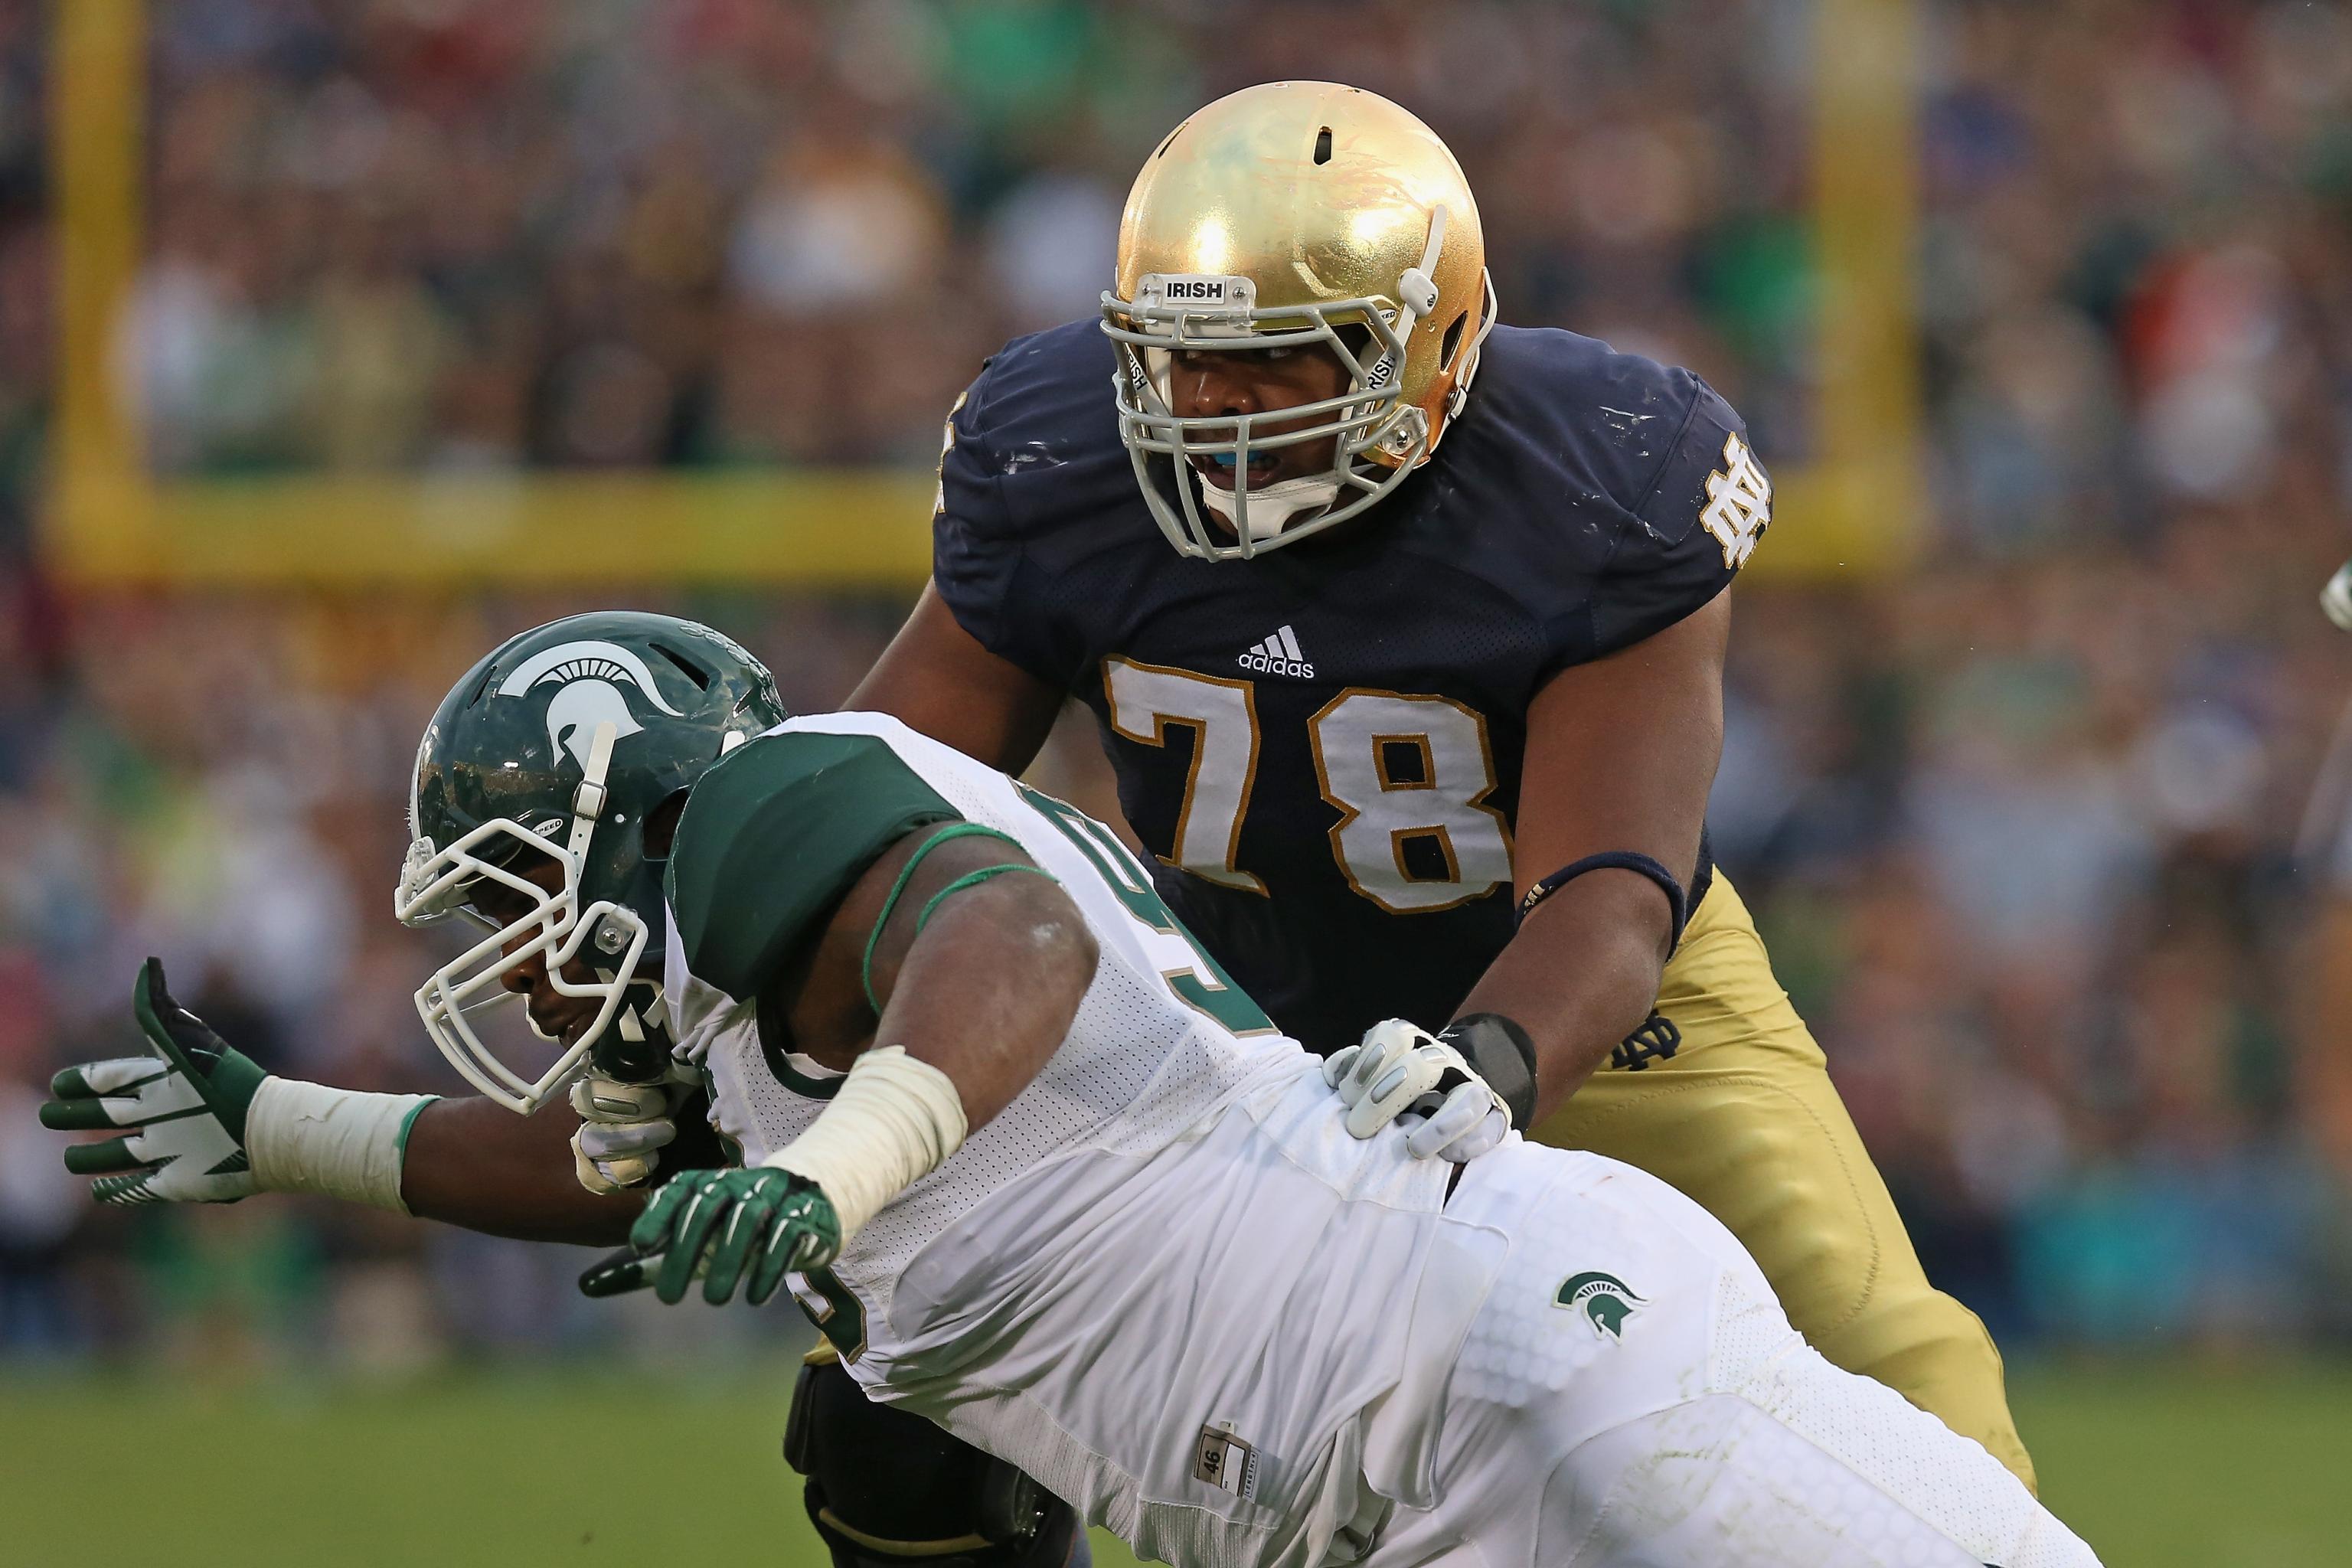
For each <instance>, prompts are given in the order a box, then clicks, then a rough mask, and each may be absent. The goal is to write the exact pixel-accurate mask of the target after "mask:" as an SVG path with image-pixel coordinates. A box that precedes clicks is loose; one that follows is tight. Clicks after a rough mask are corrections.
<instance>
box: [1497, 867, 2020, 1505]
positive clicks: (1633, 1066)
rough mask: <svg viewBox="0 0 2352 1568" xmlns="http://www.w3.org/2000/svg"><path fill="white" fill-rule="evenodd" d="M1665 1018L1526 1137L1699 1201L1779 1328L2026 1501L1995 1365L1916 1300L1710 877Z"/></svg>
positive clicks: (1840, 1111) (1736, 905)
mask: <svg viewBox="0 0 2352 1568" xmlns="http://www.w3.org/2000/svg"><path fill="white" fill-rule="evenodd" d="M1657 1011H1658V1015H1659V1017H1660V1018H1662V1019H1663V1020H1664V1025H1663V1026H1661V1025H1660V1024H1659V1023H1658V1021H1657V1020H1655V1019H1654V1020H1653V1022H1652V1026H1651V1027H1650V1028H1649V1029H1648V1030H1646V1031H1645V1032H1644V1034H1643V1035H1641V1036H1636V1037H1634V1039H1633V1040H1632V1041H1629V1042H1628V1043H1627V1044H1626V1045H1625V1046H1622V1047H1619V1048H1618V1050H1617V1052H1616V1053H1615V1055H1614V1056H1613V1057H1612V1059H1611V1060H1610V1061H1609V1062H1607V1063H1604V1064H1603V1065H1602V1066H1601V1068H1600V1069H1599V1070H1598V1071H1597V1072H1595V1073H1594V1074H1593V1075H1592V1078H1591V1080H1590V1081H1588V1082H1587V1083H1586V1084H1585V1086H1584V1087H1583V1088H1581V1089H1578V1090H1577V1091H1576V1094H1575V1096H1574V1098H1572V1099H1571V1100H1570V1101H1569V1103H1568V1104H1567V1105H1566V1106H1565V1107H1563V1108H1562V1109H1561V1110H1559V1112H1558V1113H1557V1114H1556V1115H1554V1116H1553V1117H1552V1118H1551V1119H1550V1120H1549V1121H1546V1122H1545V1123H1544V1124H1543V1125H1542V1126H1540V1127H1538V1128H1537V1129H1536V1131H1535V1136H1536V1137H1537V1138H1538V1140H1540V1141H1541V1142H1546V1143H1556V1144H1559V1145H1560V1146H1562V1147H1564V1148H1570V1149H1589V1150H1591V1151H1592V1152H1594V1153H1596V1154H1606V1155H1608V1156H1609V1157H1610V1158H1612V1159H1616V1160H1622V1161H1624V1162H1625V1163H1627V1164H1629V1165H1637V1166H1639V1167H1641V1168H1642V1169H1643V1170H1644V1171H1647V1172H1649V1173H1652V1174H1653V1175H1655V1176H1658V1177H1661V1178H1662V1179H1664V1181H1666V1182H1668V1183H1670V1184H1673V1185H1674V1186H1675V1187H1676V1188H1678V1189H1680V1190H1681V1191H1682V1192H1683V1193H1684V1194H1685V1195H1687V1196H1689V1197H1691V1198H1693V1199H1696V1201H1697V1202H1698V1203H1699V1204H1701V1205H1704V1206H1705V1207H1706V1210H1707V1212H1709V1213H1710V1214H1712V1215H1715V1216H1716V1218H1717V1219H1719V1220H1721V1221H1722V1222H1723V1223H1724V1224H1725V1225H1726V1226H1729V1227H1730V1229H1731V1231H1732V1232H1733V1234H1734V1235H1736V1236H1738V1237H1739V1239H1740V1240H1741V1241H1742V1242H1743V1243H1745V1244H1746V1245H1747V1247H1748V1251H1749V1252H1750V1253H1752V1254H1754V1255H1755V1258H1756V1261H1757V1262H1758V1263H1759V1264H1760V1265H1762V1266H1763V1269H1764V1272H1765V1274H1766V1276H1767V1277H1768V1278H1769V1279H1771V1281H1772V1288H1773V1289H1775V1290H1777V1291H1779V1292H1780V1302H1781V1305H1782V1306H1783V1307H1785V1308H1787V1310H1788V1313H1789V1319H1790V1321H1791V1322H1793V1323H1794V1324H1795V1325H1796V1326H1797V1327H1798V1329H1800V1330H1801V1331H1803V1333H1804V1336H1805V1338H1806V1339H1808V1340H1810V1341H1811V1342H1812V1344H1813V1347H1814V1348H1815V1349H1817V1350H1819V1351H1820V1352H1822V1354H1823V1355H1825V1356H1827V1357H1828V1358H1829V1359H1830V1360H1831V1361H1832V1362H1835V1363H1837V1364H1838V1365H1840V1366H1842V1367H1844V1368H1846V1369H1847V1370H1848V1371H1850V1372H1858V1373H1864V1375H1866V1376H1869V1377H1874V1378H1876V1379H1877V1380H1878V1381H1879V1382H1881V1383H1884V1384H1889V1385H1891V1386H1892V1387H1894V1388H1895V1389H1897V1390H1899V1391H1900V1392H1901V1393H1902V1394H1903V1395H1904V1396H1905V1397H1906V1398H1907V1399H1909V1400H1910V1401H1911V1402H1912V1403H1913V1404H1914V1405H1918V1406H1919V1407H1920V1408H1921V1409H1923V1410H1927V1411H1930V1412H1932V1413H1934V1414H1935V1415H1938V1416H1941V1417H1942V1418H1943V1420H1944V1421H1945V1423H1946V1424H1947V1425H1948V1426H1950V1427H1951V1428H1952V1429H1953V1430H1954V1431H1956V1432H1958V1433H1960V1434H1962V1435H1963V1436H1969V1437H1974V1438H1975V1439H1976V1440H1977V1441H1978V1442H1979V1443H1982V1444H1983V1445H1984V1446H1985V1447H1986V1448H1988V1449H1990V1451H1991V1453H1992V1455H1993V1457H1994V1458H1998V1459H1999V1460H2000V1462H2001V1463H2002V1464H2004V1465H2007V1466H2008V1467H2009V1468H2011V1470H2014V1471H2015V1472H2016V1473H2017V1475H2018V1477H2019V1479H2021V1480H2023V1481H2024V1482H2025V1484H2026V1485H2027V1486H2028V1487H2032V1485H2033V1484H2034V1483H2033V1461H2032V1459H2030V1458H2027V1457H2026V1452H2025V1446H2024V1445H2023V1444H2022V1443H2021V1442H2020V1441H2019V1440H2018V1436H2017V1426H2016V1423H2015V1422H2014V1421H2013V1420H2011V1417H2010V1414H2009V1397H2008V1394H2007V1393H2006V1391H2005V1390H2004V1388H2003V1387H2002V1383H2001V1368H2000V1352H1998V1351H1996V1350H1995V1349H1994V1348H1993V1343H1992V1338H1991V1336H1990V1335H1989V1334H1987V1333H1986V1332H1985V1328H1984V1324H1983V1323H1981V1322H1979V1321H1978V1320H1977V1316H1976V1314H1975V1313H1973V1312H1971V1311H1969V1310H1968V1309H1967V1308H1966V1307H1963V1306H1961V1305H1960V1304H1959V1303H1958V1301H1955V1300H1952V1299H1951V1298H1950V1297H1949V1296H1947V1295H1945V1294H1944V1293H1943V1292H1942V1291H1940V1290H1937V1289H1933V1288H1932V1287H1930V1286H1929V1285H1928V1283H1927V1275H1926V1274H1925V1273H1924V1272H1923V1271H1922V1270H1921V1268H1920V1267H1919V1258H1918V1256H1917V1254H1916V1253H1914V1252H1913V1251H1912V1250H1911V1237H1909V1235H1908V1234H1906V1232H1905V1230H1904V1228H1903V1221H1902V1220H1901V1218H1900V1217H1898V1216H1897V1215H1896V1214H1895V1204H1894V1200H1893V1199H1891V1198H1890V1197H1888V1195H1887V1192H1886V1184H1885V1181H1884V1180H1882V1179H1881V1178H1880V1176H1879V1174H1878V1170H1877V1167H1876V1166H1874V1165H1873V1164H1872V1163H1871V1160H1870V1155H1869V1154H1868V1152H1865V1151H1864V1148H1863V1146H1862V1139H1861V1137H1860V1135H1859V1134H1857V1133H1856V1132H1855V1131H1854V1127H1853V1119H1852V1118H1851V1117H1849V1116H1848V1115H1847V1114H1846V1109H1845V1105H1844V1102H1843V1101H1842V1100H1839V1099H1838V1093H1837V1090H1836V1089H1835V1088H1833V1087H1832V1085H1831V1083H1830V1079H1829V1070H1828V1064H1827V1063H1826V1062H1825V1061H1824V1060H1823V1059H1822V1048H1821V1047H1819V1046H1817V1045H1815V1044H1814V1043H1813V1037H1812V1035H1811V1032H1810V1031H1809V1030H1807V1029H1806V1027H1805V1025H1804V1022H1803V1020H1802V1019H1801V1018H1799V1017H1798V1016H1797V1012H1796V1009H1795V1008H1794V1007H1792V1006H1790V1005H1789V998H1788V995H1787V994H1786V993H1785V992H1783V991H1782V990H1781V989H1780V983H1779V982H1778V981H1776V980H1775V979H1773V977H1772V966H1771V961H1770V960H1769V959H1768V958H1767V957H1766V956H1765V952H1764V943H1763V941H1762V939H1761V938H1759V936H1758V935H1757V934H1756V924H1755V921H1753V920H1752V919H1751V918H1750V917H1749V915H1748V906H1747V905H1746V904H1744V903H1742V902H1741V901H1740V899H1739V895H1738V893H1737V892H1736V891H1734V890H1733V889H1732V888H1731V886H1730V884H1729V883H1728V882H1727V881H1726V880H1725V879H1724V878H1723V876H1722V875H1721V874H1720V873H1717V876H1716V879H1715V885H1714V887H1713V888H1711V889H1709V890H1708V892H1707V894H1706V898H1705V899H1703V900H1700V903H1699V907H1698V909H1697V910H1696V912H1695V913H1694V914H1693V915H1692V917H1691V922H1690V926H1689V929H1688V930H1686V931H1684V933H1683V940H1682V945H1681V946H1680V947H1679V948H1677V949H1676V950H1675V955H1674V957H1673V959H1672V960H1671V961H1670V962H1669V963H1667V964H1666V972H1665V978H1664V981H1663V982H1662V983H1661V984H1660V986H1659V994H1658V1007H1657Z"/></svg>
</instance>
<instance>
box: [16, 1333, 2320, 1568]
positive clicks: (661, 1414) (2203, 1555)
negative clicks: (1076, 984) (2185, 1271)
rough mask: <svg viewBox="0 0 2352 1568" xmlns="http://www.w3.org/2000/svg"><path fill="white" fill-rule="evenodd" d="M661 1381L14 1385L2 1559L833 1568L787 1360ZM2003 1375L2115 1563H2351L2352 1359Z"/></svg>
mask: <svg viewBox="0 0 2352 1568" xmlns="http://www.w3.org/2000/svg"><path fill="white" fill-rule="evenodd" d="M644 1375H645V1374H644V1373H629V1374H625V1375H624V1376H621V1377H617V1378H616V1379H615V1381H614V1382H613V1383H612V1384H609V1385H607V1386H604V1387H602V1388H600V1387H598V1386H596V1385H595V1384H593V1381H591V1378H590V1376H589V1374H587V1373H576V1372H575V1373H571V1374H569V1375H568V1376H567V1375H560V1374H557V1373H530V1374H523V1373H510V1372H509V1373H472V1374H463V1375H461V1374H450V1375H447V1376H446V1377H443V1378H440V1379H438V1380H436V1381H432V1382H428V1383H424V1384H404V1385H401V1386H397V1387H382V1386H379V1387H368V1386H363V1385H352V1384H330V1385H309V1386H306V1385H284V1384H258V1385H257V1384H237V1385H233V1386H231V1385H224V1386H205V1385H203V1384H195V1383H191V1382H186V1381H179V1382H174V1381H172V1380H169V1379H166V1378H165V1377H163V1376H161V1375H159V1374H146V1375H141V1376H128V1375H124V1376H113V1377H105V1378H97V1379H78V1380H74V1381H63V1380H24V1379H17V1380H14V1381H8V1382H0V1416H5V1425H0V1433H5V1438H0V1563H5V1564H8V1565H10V1568H16V1565H20V1564H21V1565H24V1568H51V1565H53V1564H54V1565H57V1568H115V1565H117V1564H121V1565H125V1568H131V1565H136V1568H154V1565H156V1564H172V1565H174V1568H178V1565H186V1568H196V1565H199V1564H214V1563H219V1564H236V1565H239V1568H268V1565H273V1564H278V1563H289V1564H290V1563H299V1564H334V1565H341V1564H374V1563H394V1564H409V1563H433V1564H439V1563H500V1564H506V1563H512V1564H524V1565H530V1564H539V1563H563V1564H572V1563H577V1564H582V1565H583V1568H584V1565H588V1564H599V1563H610V1564H619V1563H630V1564H638V1563H721V1564H734V1563H740V1564H745V1565H746V1568H749V1565H753V1564H758V1565H762V1568H764V1565H768V1564H774V1565H777V1568H823V1558H822V1554H821V1552H819V1550H818V1549H817V1546H816V1543H815V1540H814V1536H813V1535H812V1534H811V1533H810V1531H809V1529H808V1526H807V1524H806V1522H805V1521H804V1520H803V1518H802V1516H801V1513H800V1509H799V1505H798V1488H797V1485H796V1484H795V1483H794V1480H793V1478H792V1477H791V1476H790V1475H789V1474H788V1472H786V1470H785V1469H784V1467H783V1462H782V1459H781V1458H779V1457H778V1438H779V1436H780V1435H781V1433H782V1425H783V1414H784V1400H785V1393H786V1391H787V1389H788V1388H789V1386H790V1368H789V1365H788V1364H785V1365H772V1366H763V1367H761V1369H760V1370H759V1373H758V1374H757V1375H754V1376H747V1377H744V1378H742V1379H740V1380H739V1381H737V1382H735V1383H734V1384H731V1385H728V1386H713V1385H709V1384H700V1385H697V1386H692V1387H689V1388H688V1389H687V1390H685V1391H683V1392H680V1391H676V1390H673V1391H672V1392H671V1393H670V1394H667V1396H658V1395H657V1396H653V1397H648V1396H647V1395H646V1393H644V1392H643V1389H642V1384H641V1381H640V1380H641V1379H642V1378H643V1376H644ZM2012 1387H2013V1390H2014V1393H2015V1395H2016V1404H2017V1409H2018V1417H2019V1421H2020V1423H2021V1426H2023V1428H2024V1430H2025V1434H2026V1437H2027V1440H2028V1441H2029V1442H2030V1443H2031V1444H2032V1447H2033V1448H2034V1450H2035V1452H2036V1454H2037V1456H2038V1457H2039V1458H2040V1461H2041V1465H2042V1476H2043V1478H2044V1490H2045V1492H2046V1494H2047V1496H2048V1497H2049V1499H2050V1501H2051V1502H2052V1504H2053V1506H2054V1507H2055V1508H2057V1509H2058V1510H2059V1511H2060V1512H2061V1513H2062V1514H2063V1515H2064V1516H2065V1518H2066V1519H2067V1520H2068V1521H2069V1522H2071V1523H2072V1524H2074V1526H2075V1528H2076V1529H2077V1530H2079V1531H2081V1532H2082V1533H2083V1534H2084V1537H2085V1538H2087V1539H2088V1540H2089V1541H2090V1542H2092V1544H2093V1545H2095V1546H2096V1547H2097V1548H2098V1549H2099V1551H2100V1552H2101V1554H2102V1556H2103V1557H2104V1559H2105V1562H2106V1563H2107V1564H2108V1568H2342V1565H2343V1564H2345V1563H2352V1365H2347V1364H2340V1363H2339V1364H2326V1363H2322V1364H2312V1363H2297V1364H2288V1365H2279V1366H2265V1367H2247V1368H2237V1369H2230V1370H2220V1369H2206V1368H2193V1369H2189V1370H2179V1369H2174V1368H2170V1367H2168V1366H2167V1365H2165V1364H2163V1363H2130V1364H2127V1365H2120V1366H2114V1365H2110V1366H2100V1367H2094V1368H2060V1367H2041V1368H2032V1369H2023V1370H2021V1371H2020V1372H2019V1373H2017V1374H2016V1375H2015V1376H2014V1379H2013V1383H2012ZM624 1431H625V1432H626V1433H627V1434H628V1436H626V1437H623V1436H621V1435H620V1434H621V1433H622V1432H624ZM1097 1560H1098V1561H1100V1562H1101V1563H1104V1565H1105V1568H1123V1565H1124V1564H1126V1563H1127V1562H1128V1559H1127V1557H1126V1555H1125V1553H1124V1552H1121V1551H1119V1550H1118V1547H1117V1546H1116V1545H1115V1544H1110V1545H1106V1543H1105V1542H1104V1541H1103V1540H1102V1539H1100V1538H1098V1539H1097Z"/></svg>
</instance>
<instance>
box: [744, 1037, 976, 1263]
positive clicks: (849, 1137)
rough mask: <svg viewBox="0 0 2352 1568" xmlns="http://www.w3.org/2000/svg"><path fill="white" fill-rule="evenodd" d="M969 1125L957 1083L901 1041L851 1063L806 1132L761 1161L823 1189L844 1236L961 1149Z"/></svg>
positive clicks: (851, 1233) (845, 1238)
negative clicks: (828, 1100)
mask: <svg viewBox="0 0 2352 1568" xmlns="http://www.w3.org/2000/svg"><path fill="white" fill-rule="evenodd" d="M966 1129H967V1123H966V1121H965V1120H964V1113H963V1097H962V1096H961V1094H959V1093H958V1092H957V1091H956V1086H955V1081H954V1080H953V1079H950V1078H949V1077H948V1075H947V1074H945V1073H943V1072H941V1071H940V1069H939V1068H935V1067H933V1066H932V1065H931V1064H930V1063H929V1062H927V1061H919V1060H918V1059H917V1058H913V1057H910V1056H908V1054H907V1047H904V1046H883V1047H877V1049H874V1050H870V1051H867V1052H866V1054H865V1055H863V1056H861V1057H859V1058H857V1060H856V1062H855V1063H853V1064H852V1065H851V1067H850V1069H849V1074H848V1076H847V1077H845V1078H844V1079H842V1080H841V1088H840V1089H838V1090H837V1091H836V1092H835V1094H834V1097H833V1100H832V1101H831V1102H830V1103H828V1104H827V1105H826V1106H825V1108H824V1110H823V1111H822V1112H821V1113H820V1114H819V1115H818V1117H817V1119H816V1121H814V1122H812V1123H811V1124H810V1126H809V1130H808V1131H805V1132H803V1133H802V1134H801V1135H800V1136H799V1137H797V1138H795V1139H793V1141H792V1142H790V1143H787V1144H786V1145H784V1147H782V1149H779V1150H777V1151H776V1152H774V1153H772V1154H771V1155H769V1156H768V1158H767V1159H766V1160H765V1161H764V1162H762V1163H765V1164H769V1165H772V1166H774V1167H776V1168H777V1169H778V1170H783V1171H790V1172H792V1173H793V1174H794V1175H797V1176H805V1177H807V1178H808V1179H809V1180H810V1181H812V1182H814V1183H815V1184H817V1185H818V1186H819V1187H821V1188H823V1189H824V1195H825V1196H826V1198H828V1199H829V1200H831V1202H832V1204H833V1212H834V1214H835V1217H837V1218H838V1219H839V1220H840V1221H841V1240H842V1245H843V1246H847V1245H848V1243H849V1238H850V1237H852V1236H853V1235H855V1234H856V1232H857V1230H858V1229H859V1228H860V1227H861V1226H864V1225H865V1224H866V1221H867V1220H869V1219H872V1218H873V1217H874V1216H875V1215H877V1214H879V1213H881V1212H882V1205H885V1204H887V1203H888V1202H889V1201H890V1200H891V1199H892V1198H895V1197H897V1196H898V1194H900V1193H903V1192H905V1191H906V1190H907V1189H908V1187H911V1186H913V1185H914V1184H916V1183H917V1182H919V1181H921V1180H922V1179H923V1178H924V1177H925V1176H928V1175H929V1174H930V1173H932V1172H933V1171H936V1170H938V1169H939V1168H940V1166H941V1165H943V1164H945V1163H947V1161H948V1157H949V1156H950V1155H951V1154H953V1153H954V1152H956V1151H957V1150H958V1149H961V1148H962V1147H963V1139H964V1132H965V1131H966Z"/></svg>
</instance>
